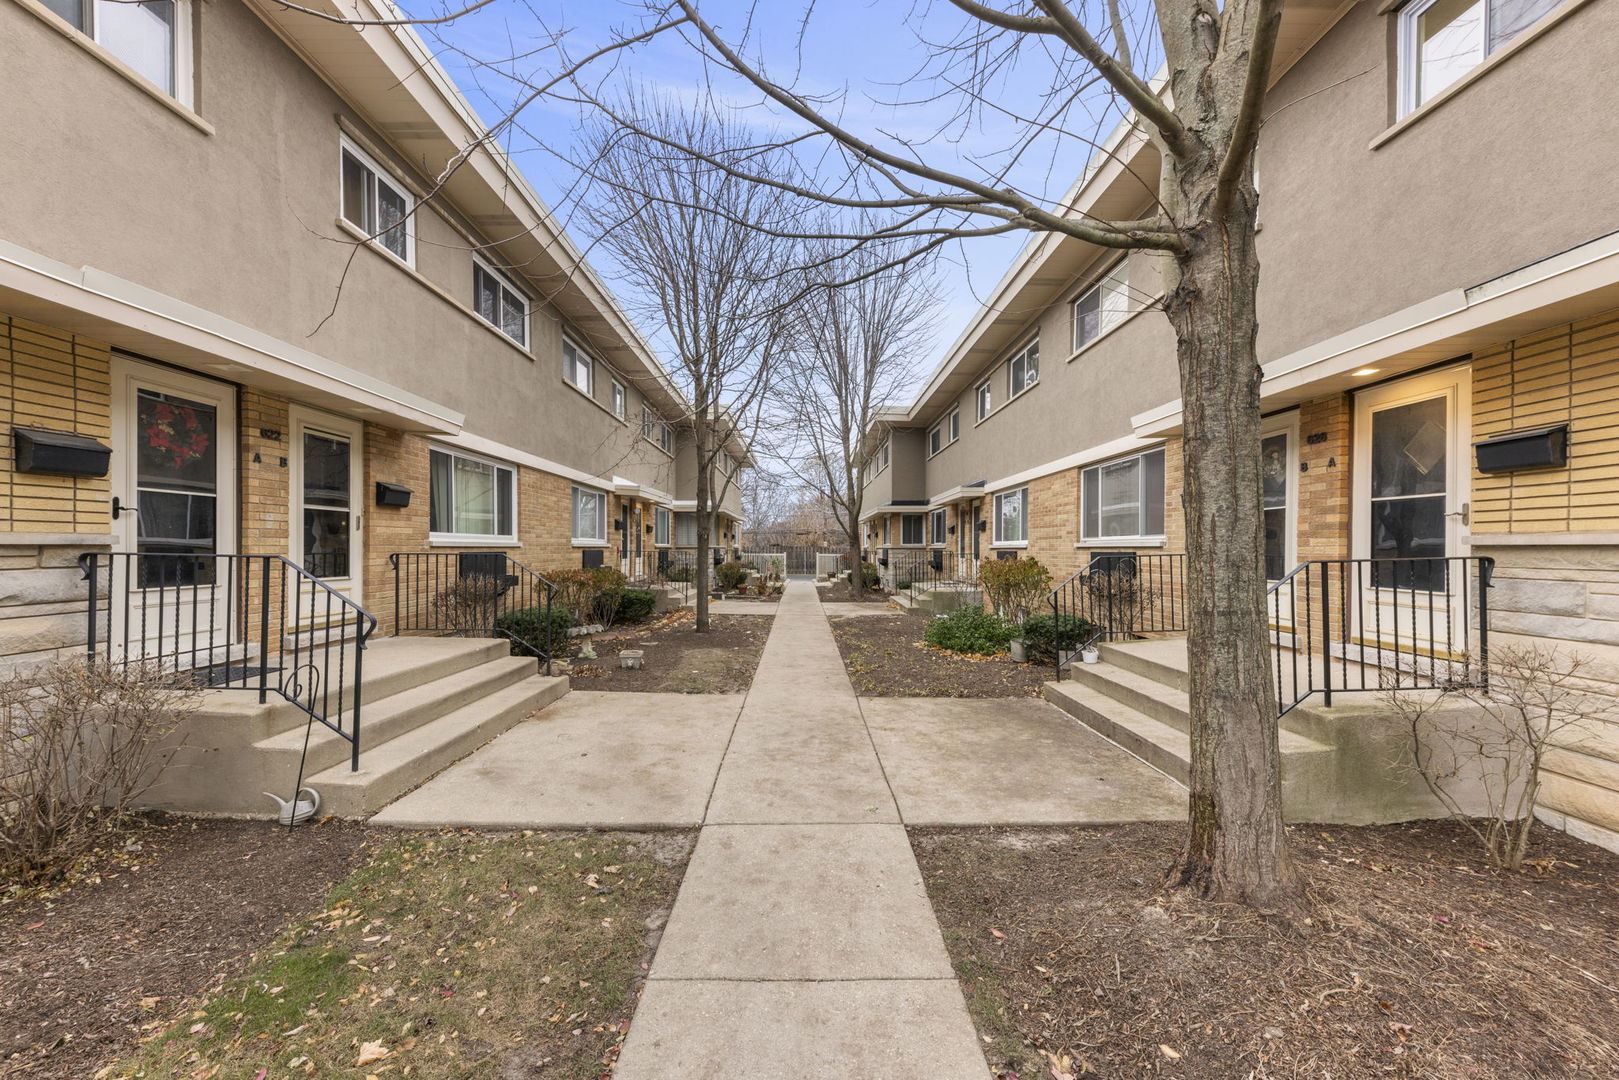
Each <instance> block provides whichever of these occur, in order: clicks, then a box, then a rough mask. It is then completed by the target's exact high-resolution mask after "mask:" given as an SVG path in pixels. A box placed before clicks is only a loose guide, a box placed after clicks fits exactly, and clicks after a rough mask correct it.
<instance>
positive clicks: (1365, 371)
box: [1349, 367, 1383, 379]
mask: <svg viewBox="0 0 1619 1080" xmlns="http://www.w3.org/2000/svg"><path fill="white" fill-rule="evenodd" d="M1382 370H1383V369H1382V368H1374V367H1363V368H1361V369H1360V370H1359V371H1351V372H1350V373H1349V376H1350V378H1353V379H1359V378H1362V377H1364V376H1366V375H1376V374H1377V373H1378V372H1379V371H1382Z"/></svg>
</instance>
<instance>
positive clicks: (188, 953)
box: [0, 815, 374, 1080]
mask: <svg viewBox="0 0 1619 1080" xmlns="http://www.w3.org/2000/svg"><path fill="white" fill-rule="evenodd" d="M373 835H374V834H373V833H371V832H370V831H368V830H367V829H365V828H364V827H362V826H357V825H348V824H343V823H340V822H335V821H333V822H327V823H325V824H322V825H319V826H316V827H313V828H300V829H297V830H288V829H284V828H280V827H278V826H275V825H273V824H271V823H268V822H245V821H215V820H194V819H184V818H175V817H167V816H162V815H154V816H152V817H150V818H145V819H142V820H141V821H140V822H139V823H137V825H136V826H135V827H134V828H133V829H131V830H130V831H129V832H128V833H127V834H126V835H120V836H119V837H118V838H117V840H116V841H115V842H114V843H112V844H111V845H110V849H109V850H108V851H105V852H103V853H102V854H101V857H100V858H97V859H93V860H91V861H90V862H89V863H88V864H85V865H81V866H80V867H78V868H77V869H76V870H75V872H74V873H73V875H72V876H71V877H70V878H68V879H67V881H66V882H65V883H62V884H60V885H58V886H57V887H55V888H54V889H52V890H51V891H49V892H46V893H39V892H36V893H33V894H23V895H21V896H19V897H17V898H16V899H14V900H12V901H11V902H9V903H7V904H5V905H4V906H0V1002H4V1003H5V1004H4V1006H3V1007H0V1014H3V1016H4V1022H3V1023H0V1076H27V1077H31V1078H33V1077H41V1078H43V1077H51V1078H55V1077H61V1078H63V1080H87V1078H88V1077H90V1076H92V1075H93V1074H94V1073H95V1071H96V1068H97V1066H98V1065H100V1064H101V1063H103V1062H105V1061H107V1060H108V1059H110V1058H112V1057H115V1056H117V1055H119V1054H121V1053H124V1052H126V1051H128V1050H129V1049H130V1048H131V1047H132V1046H133V1045H134V1044H135V1040H136V1037H137V1036H138V1035H139V1034H140V1032H141V1029H142V1028H143V1027H144V1026H146V1025H149V1024H151V1023H153V1022H154V1021H156V1020H158V1019H160V1018H161V1017H162V1016H163V1015H164V1014H166V1013H167V1012H168V1011H169V1010H171V1009H172V1008H173V1006H174V1005H175V1004H176V1003H177V1002H178V1001H180V1000H181V999H183V998H185V997H188V996H190V995H193V994H197V993H200V992H202V991H204V990H205V989H207V988H208V987H209V986H210V985H211V984H212V983H214V982H215V981H216V980H218V979H220V978H222V977H225V976H227V975H230V974H233V973H234V971H235V970H236V969H237V968H238V967H239V966H240V964H241V962H242V961H243V959H244V958H245V957H246V955H247V954H248V953H250V952H252V950H254V949H257V948H260V947H262V946H263V945H265V944H266V943H268V942H269V941H270V940H272V939H273V938H274V937H275V935H276V934H277V933H278V932H279V931H280V930H281V928H282V927H283V926H285V925H286V924H287V922H289V921H290V920H291V919H292V918H294V917H295V916H296V915H299V914H301V913H303V912H306V911H310V910H312V909H314V908H315V907H317V906H318V905H319V904H320V902H321V900H322V899H323V898H324V897H325V895H326V892H327V890H328V889H329V888H330V887H331V886H332V884H333V883H334V882H336V881H338V880H339V879H341V878H343V877H344V876H346V875H347V874H348V873H349V872H350V870H351V869H352V868H353V867H354V866H355V865H356V864H357V863H358V861H359V860H360V858H361V856H362V853H363V852H364V850H365V848H366V847H367V842H368V840H369V839H370V838H371V837H372V836H373Z"/></svg>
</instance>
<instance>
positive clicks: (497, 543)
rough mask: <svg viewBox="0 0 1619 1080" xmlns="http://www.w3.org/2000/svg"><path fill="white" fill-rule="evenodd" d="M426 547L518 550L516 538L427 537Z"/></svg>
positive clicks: (519, 545) (519, 544)
mask: <svg viewBox="0 0 1619 1080" xmlns="http://www.w3.org/2000/svg"><path fill="white" fill-rule="evenodd" d="M427 546H428V547H494V548H520V547H522V546H523V545H522V544H521V543H519V542H518V540H517V538H516V537H500V536H443V535H439V536H432V535H430V536H428V538H427Z"/></svg>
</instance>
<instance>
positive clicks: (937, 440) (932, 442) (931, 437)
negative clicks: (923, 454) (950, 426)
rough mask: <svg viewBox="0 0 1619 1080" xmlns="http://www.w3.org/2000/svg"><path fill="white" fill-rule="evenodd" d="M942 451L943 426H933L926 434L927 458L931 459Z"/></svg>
mask: <svg viewBox="0 0 1619 1080" xmlns="http://www.w3.org/2000/svg"><path fill="white" fill-rule="evenodd" d="M943 449H944V425H943V424H942V423H941V424H934V425H933V428H932V430H930V431H929V432H928V456H929V457H932V456H933V455H934V454H937V453H938V452H939V451H940V450H943Z"/></svg>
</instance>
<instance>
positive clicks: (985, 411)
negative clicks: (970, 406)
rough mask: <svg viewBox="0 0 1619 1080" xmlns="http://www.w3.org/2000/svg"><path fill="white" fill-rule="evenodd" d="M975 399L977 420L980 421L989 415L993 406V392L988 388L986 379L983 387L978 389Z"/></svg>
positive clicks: (988, 384) (988, 383)
mask: <svg viewBox="0 0 1619 1080" xmlns="http://www.w3.org/2000/svg"><path fill="white" fill-rule="evenodd" d="M977 399H978V419H980V420H982V419H984V418H985V417H986V416H988V415H989V411H990V409H991V408H993V407H994V405H995V392H994V390H993V389H992V388H991V387H990V382H989V380H988V379H985V380H984V383H983V385H982V386H980V387H979V388H978V394H977Z"/></svg>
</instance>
